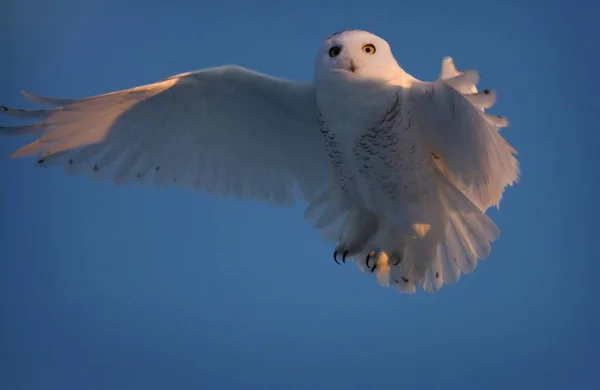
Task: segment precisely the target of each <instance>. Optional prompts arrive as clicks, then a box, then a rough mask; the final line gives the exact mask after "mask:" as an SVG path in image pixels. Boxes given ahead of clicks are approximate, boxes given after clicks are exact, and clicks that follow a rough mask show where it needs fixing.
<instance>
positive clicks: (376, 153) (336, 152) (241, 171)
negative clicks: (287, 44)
mask: <svg viewBox="0 0 600 390" xmlns="http://www.w3.org/2000/svg"><path fill="white" fill-rule="evenodd" d="M478 81H479V76H478V73H477V72H476V71H473V70H470V71H464V72H461V71H458V70H456V68H455V67H454V64H453V61H452V59H451V58H450V57H446V58H444V59H443V61H442V69H441V73H440V75H439V77H438V79H437V80H436V81H434V82H423V81H420V80H417V79H416V78H414V77H412V76H411V75H409V74H408V73H407V72H405V71H404V70H403V69H402V68H401V67H400V66H399V65H398V63H397V61H396V59H395V58H394V56H393V54H392V51H391V49H390V47H389V45H388V43H387V42H386V41H385V40H383V39H382V38H380V37H378V36H375V35H373V34H371V33H369V32H366V31H361V30H347V31H342V32H339V33H336V34H333V35H330V36H329V37H327V38H326V39H325V41H324V42H323V43H322V45H321V46H320V48H319V50H318V52H317V56H316V60H315V66H314V77H313V81H312V82H298V81H290V80H286V79H282V78H276V77H270V76H267V75H265V74H261V73H258V72H255V71H251V70H248V69H245V68H242V67H239V66H232V65H228V66H220V67H215V68H210V69H204V70H200V71H196V72H190V73H183V74H179V75H176V76H173V77H169V78H166V79H164V80H162V81H159V82H156V83H153V84H148V85H143V86H139V87H135V88H131V89H125V90H121V91H117V92H112V93H107V94H104V95H98V96H92V97H87V98H81V99H57V98H49V97H42V96H37V95H33V94H31V93H27V92H23V94H24V96H25V97H26V98H27V99H28V100H30V101H31V102H34V103H38V104H42V105H49V106H54V107H53V108H48V109H42V110H21V109H11V108H7V107H4V106H0V109H1V111H4V114H5V115H8V116H11V117H17V118H23V119H37V120H38V121H37V122H36V123H32V124H25V125H22V126H14V127H3V128H0V132H1V133H2V134H5V135H19V136H21V135H25V136H27V135H35V136H36V137H37V139H36V140H35V141H33V142H31V143H30V144H28V145H26V146H24V147H23V148H21V149H19V150H17V151H16V152H15V153H14V154H13V155H12V157H23V156H37V160H36V161H37V162H36V164H37V166H40V167H56V166H61V167H64V169H65V171H66V172H67V173H71V174H81V173H85V174H88V175H90V176H91V177H92V178H94V179H112V180H114V182H116V183H117V184H128V183H139V184H147V185H155V186H180V187H184V188H192V189H195V190H197V191H199V192H202V193H209V194H213V195H216V196H225V197H235V198H238V199H255V200H257V201H265V202H271V203H273V204H276V205H291V204H292V202H293V201H294V200H295V199H296V200H300V201H302V202H305V203H306V204H307V209H306V211H305V217H306V219H307V220H308V221H309V222H310V223H311V224H312V225H313V226H314V227H315V228H316V229H318V230H319V231H320V232H321V235H322V237H323V239H324V240H325V241H326V242H330V243H332V245H335V249H334V253H333V258H334V260H335V262H336V263H338V264H339V263H341V262H344V263H345V262H346V261H350V260H352V261H355V262H356V263H357V265H358V267H359V268H360V269H361V270H362V271H363V272H365V273H372V274H374V275H376V276H377V279H378V280H379V282H380V284H382V285H385V286H395V287H396V288H397V289H398V290H399V291H402V292H408V293H414V292H415V291H416V289H417V287H418V286H421V287H422V288H423V290H425V291H428V292H435V291H438V290H439V289H440V288H441V286H442V285H443V284H451V283H454V282H456V281H457V280H458V279H459V277H460V275H461V272H462V273H469V272H471V271H473V269H474V268H475V267H476V265H477V260H478V259H483V258H485V257H486V256H488V255H489V253H490V243H491V242H493V241H494V240H496V239H497V238H498V236H499V233H500V232H499V229H498V228H497V227H496V225H495V224H494V223H493V222H492V221H491V220H490V219H489V218H488V217H487V216H486V214H485V212H486V210H487V209H488V208H489V207H490V206H494V205H496V206H497V205H498V204H499V202H500V200H501V198H502V194H503V192H504V189H505V187H506V186H508V185H513V184H514V183H515V182H516V181H517V180H518V179H519V164H518V161H517V160H516V158H515V154H516V152H515V150H514V149H513V148H512V147H511V146H510V145H509V144H508V143H507V142H506V141H505V139H504V138H503V137H502V136H501V135H500V133H499V129H500V128H502V127H506V126H507V125H508V121H507V120H506V119H505V118H504V117H501V116H494V115H489V114H487V113H485V112H484V110H485V109H486V108H489V107H491V106H492V105H493V104H494V103H495V93H494V91H493V90H489V89H486V90H484V91H480V92H478V90H477V88H476V87H475V85H476V84H477V82H478ZM332 264H333V261H332Z"/></svg>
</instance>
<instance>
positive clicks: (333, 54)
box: [329, 46, 342, 57]
mask: <svg viewBox="0 0 600 390" xmlns="http://www.w3.org/2000/svg"><path fill="white" fill-rule="evenodd" d="M341 52H342V49H341V48H340V47H338V46H334V47H332V48H331V49H329V57H337V56H338V55H339V54H340V53H341Z"/></svg>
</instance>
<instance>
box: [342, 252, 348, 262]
mask: <svg viewBox="0 0 600 390" xmlns="http://www.w3.org/2000/svg"><path fill="white" fill-rule="evenodd" d="M346 256H348V251H345V252H344V255H343V256H342V263H344V264H346Z"/></svg>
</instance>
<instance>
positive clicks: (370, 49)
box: [362, 43, 375, 54]
mask: <svg viewBox="0 0 600 390" xmlns="http://www.w3.org/2000/svg"><path fill="white" fill-rule="evenodd" d="M362 51H364V52H365V53H367V54H375V46H373V45H371V44H370V43H368V44H366V45H364V46H363V47H362Z"/></svg>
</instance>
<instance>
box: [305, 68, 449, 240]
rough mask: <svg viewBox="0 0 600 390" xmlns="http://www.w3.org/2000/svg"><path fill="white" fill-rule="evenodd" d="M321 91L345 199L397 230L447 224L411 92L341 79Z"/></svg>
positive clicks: (339, 189) (331, 150)
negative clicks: (415, 113)
mask: <svg viewBox="0 0 600 390" xmlns="http://www.w3.org/2000/svg"><path fill="white" fill-rule="evenodd" d="M316 94H317V102H318V106H319V110H320V124H321V132H322V133H323V136H324V138H325V144H326V147H327V152H328V154H329V157H330V162H331V166H332V170H333V175H334V177H335V180H334V185H335V186H337V188H336V192H337V193H338V196H340V197H344V198H345V199H344V200H340V202H341V203H344V204H353V205H358V206H359V207H362V208H364V209H365V210H366V211H368V212H372V213H374V214H377V215H378V216H379V220H380V225H382V226H387V227H388V229H396V230H399V232H397V234H405V235H409V236H412V235H414V234H415V232H414V225H415V224H417V225H419V224H427V225H434V224H436V225H437V224H442V223H443V215H442V213H440V212H439V211H440V205H439V202H440V199H439V197H438V196H437V195H438V194H437V185H436V180H435V177H434V170H435V165H434V163H433V161H432V157H431V153H429V152H428V150H427V147H426V145H425V143H424V142H423V139H422V137H421V134H420V132H419V131H418V129H417V128H416V127H414V126H412V124H413V117H412V113H411V110H410V104H411V102H410V95H409V93H408V90H406V89H404V88H402V87H400V86H398V85H394V84H387V83H386V84H382V83H380V82H375V81H369V82H367V83H365V82H363V81H362V80H353V79H351V78H343V77H341V78H340V79H339V80H334V82H330V83H329V84H328V85H327V88H324V89H323V90H320V89H319V85H317V88H316ZM436 211H437V212H436Z"/></svg>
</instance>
